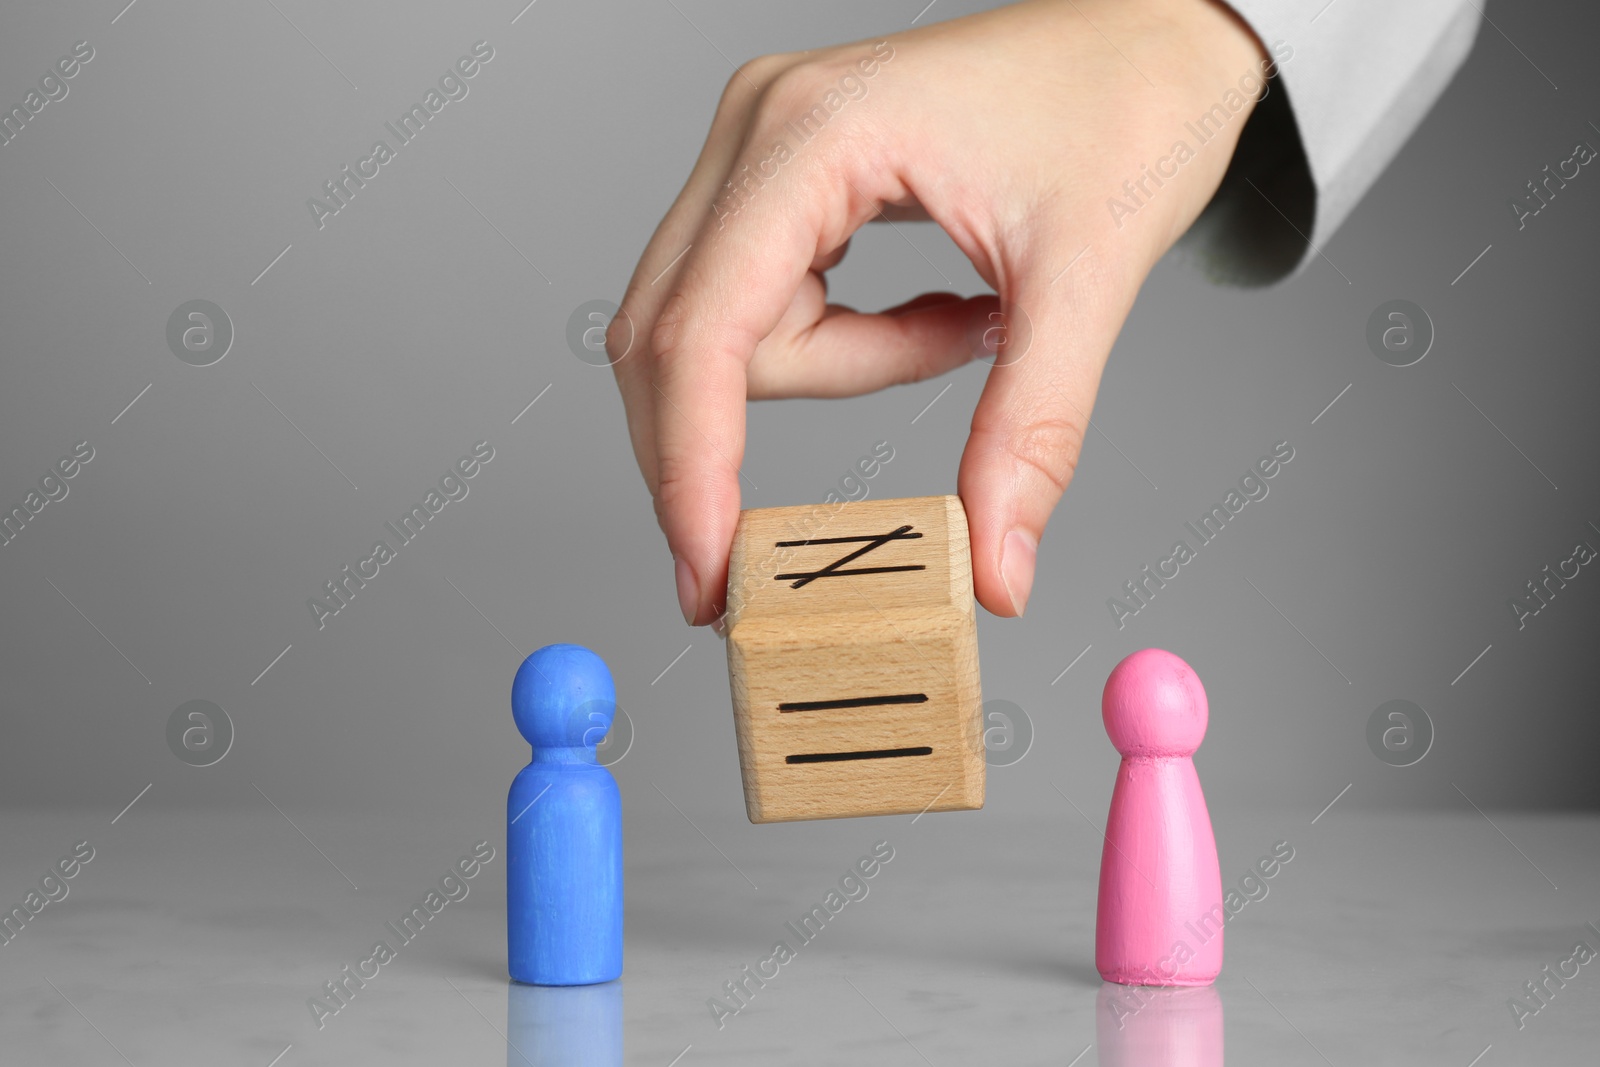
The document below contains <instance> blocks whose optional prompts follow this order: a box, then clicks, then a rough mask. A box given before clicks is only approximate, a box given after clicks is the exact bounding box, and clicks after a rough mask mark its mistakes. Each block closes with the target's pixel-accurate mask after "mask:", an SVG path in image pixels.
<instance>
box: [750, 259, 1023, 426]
mask: <svg viewBox="0 0 1600 1067" xmlns="http://www.w3.org/2000/svg"><path fill="white" fill-rule="evenodd" d="M824 297H825V293H824V292H823V286H822V284H821V282H820V281H819V280H818V279H817V277H816V275H814V274H813V275H810V276H808V277H807V278H806V279H805V280H804V281H803V282H802V283H801V285H800V289H799V291H798V292H797V293H796V294H795V299H794V301H793V302H792V303H791V305H790V307H789V309H788V311H787V312H786V313H785V315H784V319H783V321H781V322H780V323H779V324H778V327H777V329H776V330H774V331H773V334H772V335H771V336H770V337H769V338H768V339H767V340H766V341H764V342H763V343H762V344H761V345H760V346H758V347H757V348H756V354H755V358H754V359H753V360H752V361H751V363H750V367H749V396H750V399H752V400H770V399H777V398H781V397H797V396H808V397H841V396H858V395H860V394H862V393H870V392H872V391H874V390H877V389H883V388H885V387H887V386H890V385H903V384H905V383H907V382H916V381H922V380H923V379H925V378H932V377H934V376H936V375H939V374H943V373H944V372H945V371H948V370H951V369H953V368H955V367H959V366H961V365H963V364H965V363H967V362H968V361H970V360H971V359H973V358H974V357H975V356H977V355H982V354H983V351H982V349H981V348H980V347H979V346H980V344H981V340H982V335H983V332H984V330H985V328H986V324H987V322H988V316H989V315H991V314H995V313H997V312H998V309H999V300H998V298H996V297H994V296H992V295H987V294H986V295H983V296H977V297H972V298H967V299H964V298H962V297H960V296H958V295H956V294H955V293H924V294H923V295H921V296H919V297H917V298H916V299H915V300H911V301H908V302H907V303H905V304H902V305H900V306H899V307H896V308H890V309H888V310H887V311H883V312H881V313H879V314H876V315H870V314H862V313H860V312H858V311H854V310H852V309H850V308H847V307H841V306H839V305H828V304H825V303H824V302H823V301H824Z"/></svg>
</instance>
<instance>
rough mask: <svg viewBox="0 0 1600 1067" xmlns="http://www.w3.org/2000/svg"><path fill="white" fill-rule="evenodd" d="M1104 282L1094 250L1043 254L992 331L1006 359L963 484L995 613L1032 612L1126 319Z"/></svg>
mask: <svg viewBox="0 0 1600 1067" xmlns="http://www.w3.org/2000/svg"><path fill="white" fill-rule="evenodd" d="M1052 259H1053V260H1054V263H1052V262H1051V260H1052ZM1069 263H1070V266H1067V264H1069ZM1102 274H1103V271H1102V270H1101V264H1099V263H1098V262H1097V261H1096V259H1095V253H1094V251H1093V249H1084V250H1083V251H1081V252H1080V251H1078V248H1077V247H1076V246H1075V247H1073V248H1071V249H1068V250H1066V251H1062V250H1061V249H1059V248H1056V249H1049V250H1041V254H1040V255H1039V256H1038V257H1037V262H1033V263H1030V264H1026V265H1024V267H1023V269H1021V270H1020V271H1018V272H1017V273H1016V274H1013V275H1011V277H1015V278H1017V279H1018V280H1017V283H1016V285H1015V286H1014V289H1013V291H1011V292H1005V291H1002V293H1001V306H1002V311H1001V313H1000V314H1001V317H1002V318H1001V322H1000V323H999V326H998V329H992V330H991V331H990V333H989V337H990V340H991V342H994V341H998V342H999V344H998V351H997V352H996V354H995V357H994V365H993V368H992V369H991V370H990V372H989V378H988V381H987V382H986V383H985V385H984V389H983V395H982V396H981V397H980V398H979V400H978V406H977V408H976V410H975V411H974V412H973V416H972V431H971V435H970V436H969V437H968V439H967V447H966V451H965V452H964V453H963V454H962V457H961V474H960V479H959V482H958V487H959V491H960V493H961V500H962V502H963V504H964V505H965V506H966V512H967V524H968V528H969V530H970V534H971V544H972V580H973V587H974V592H975V593H976V594H977V598H978V602H979V603H981V604H982V605H983V606H984V607H985V608H987V609H988V610H989V611H991V612H993V613H994V614H996V615H1001V616H1013V615H1021V614H1022V612H1023V609H1024V608H1025V607H1026V606H1027V603H1028V596H1029V594H1030V592H1031V591H1032V589H1033V576H1034V566H1035V559H1036V555H1037V552H1038V547H1039V542H1040V541H1041V539H1042V538H1043V536H1044V529H1045V524H1046V523H1047V522H1048V521H1049V519H1050V514H1051V512H1052V511H1054V510H1055V507H1056V503H1057V502H1058V501H1059V500H1060V499H1061V494H1062V493H1063V492H1065V491H1066V488H1067V484H1068V483H1069V482H1070V481H1071V480H1072V474H1073V471H1074V470H1075V469H1076V467H1077V465H1078V456H1079V453H1080V452H1081V451H1082V448H1083V438H1084V434H1085V433H1086V432H1087V431H1088V428H1089V414H1090V411H1091V410H1092V409H1093V407H1094V397H1095V392H1096V391H1097V390H1098V389H1099V387H1100V374H1101V371H1102V370H1104V368H1105V362H1106V357H1107V356H1108V355H1109V354H1110V352H1111V345H1112V343H1113V342H1114V341H1115V340H1116V335H1117V331H1118V330H1119V329H1120V328H1121V325H1122V321H1123V319H1124V318H1125V317H1126V315H1127V311H1128V303H1127V301H1125V300H1123V299H1120V298H1119V297H1118V296H1116V294H1115V291H1114V290H1115V288H1116V287H1112V286H1107V285H1105V284H1103V278H1102V277H1101V276H1099V275H1102ZM1122 288H1123V290H1124V291H1126V289H1127V288H1128V287H1122ZM1132 288H1134V289H1136V288H1137V287H1136V286H1135V287H1132Z"/></svg>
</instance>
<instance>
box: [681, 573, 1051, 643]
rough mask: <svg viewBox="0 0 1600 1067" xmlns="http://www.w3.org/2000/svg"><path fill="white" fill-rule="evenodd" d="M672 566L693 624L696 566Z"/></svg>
mask: <svg viewBox="0 0 1600 1067" xmlns="http://www.w3.org/2000/svg"><path fill="white" fill-rule="evenodd" d="M672 566H673V571H674V572H675V573H676V574H677V577H678V607H679V608H681V609H682V610H683V621H684V622H686V623H688V624H689V625H690V626H693V625H694V616H695V612H696V611H697V610H699V607H700V588H699V586H698V585H697V584H696V582H695V580H694V568H693V567H690V566H689V562H688V561H687V560H682V559H677V558H676V557H674V558H673V561H672ZM1030 573H1031V571H1030Z"/></svg>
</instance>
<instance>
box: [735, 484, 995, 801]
mask: <svg viewBox="0 0 1600 1067" xmlns="http://www.w3.org/2000/svg"><path fill="white" fill-rule="evenodd" d="M724 625H725V626H726V636H727V640H728V679H729V682H730V684H731V687H732V690H733V718H734V726H735V729H736V731H737V733H738V740H739V764H740V768H741V770H742V772H743V776H744V800H745V811H746V813H747V814H748V815H749V817H750V821H751V822H755V823H763V822H782V821H786V820H792V819H837V818H844V817H848V816H855V815H894V814H902V813H913V814H914V813H918V812H923V811H957V810H964V809H971V808H981V807H983V788H984V751H983V730H982V727H983V722H982V716H983V710H982V704H983V697H982V694H981V690H980V688H979V684H978V633H977V614H976V607H975V604H974V601H973V597H972V556H971V552H970V550H969V548H968V543H967V517H966V512H965V511H964V510H962V506H961V501H960V499H959V498H958V497H953V496H935V497H919V498H915V499H909V500H871V501H865V500H864V501H860V502H857V503H842V504H820V505H813V506H806V507H788V508H756V509H751V510H748V511H745V512H743V513H741V514H740V516H739V526H738V529H737V531H736V532H735V533H734V539H733V554H732V557H731V559H730V561H729V565H728V606H727V614H726V616H725V617H724Z"/></svg>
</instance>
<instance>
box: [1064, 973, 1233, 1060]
mask: <svg viewBox="0 0 1600 1067" xmlns="http://www.w3.org/2000/svg"><path fill="white" fill-rule="evenodd" d="M1094 1030H1095V1039H1096V1040H1095V1044H1096V1046H1097V1047H1098V1049H1099V1055H1100V1067H1222V997H1221V996H1219V995H1218V993H1217V989H1216V987H1215V986H1209V985H1205V986H1171V987H1161V988H1158V987H1155V986H1125V985H1113V984H1112V983H1110V982H1107V983H1106V984H1104V985H1102V986H1101V987H1100V992H1099V993H1097V994H1095V1016H1094Z"/></svg>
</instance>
